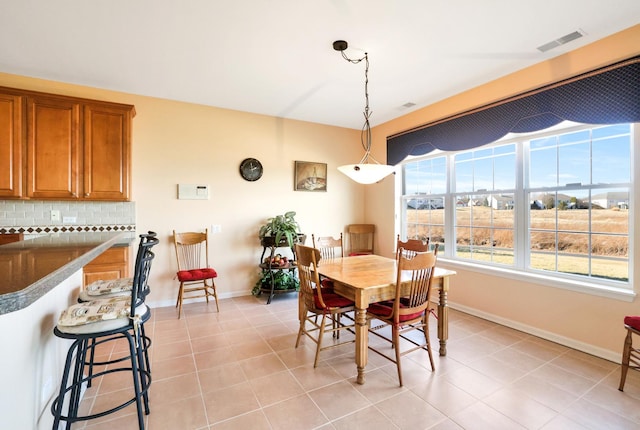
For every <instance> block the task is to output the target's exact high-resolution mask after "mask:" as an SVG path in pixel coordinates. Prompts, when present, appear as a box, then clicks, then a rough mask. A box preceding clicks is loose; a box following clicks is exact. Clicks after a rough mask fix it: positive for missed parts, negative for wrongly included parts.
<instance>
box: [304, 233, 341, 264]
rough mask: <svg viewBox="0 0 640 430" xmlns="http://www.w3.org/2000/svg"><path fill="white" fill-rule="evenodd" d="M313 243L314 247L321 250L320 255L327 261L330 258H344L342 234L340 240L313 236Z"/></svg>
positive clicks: (331, 237)
mask: <svg viewBox="0 0 640 430" xmlns="http://www.w3.org/2000/svg"><path fill="white" fill-rule="evenodd" d="M311 242H312V243H313V247H314V248H317V249H319V250H320V255H321V256H322V258H324V259H325V260H327V259H329V258H338V257H344V247H343V246H342V233H340V238H339V239H334V238H333V236H322V237H315V235H313V234H312V235H311Z"/></svg>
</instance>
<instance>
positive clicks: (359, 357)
mask: <svg viewBox="0 0 640 430" xmlns="http://www.w3.org/2000/svg"><path fill="white" fill-rule="evenodd" d="M355 317H356V366H357V367H358V377H357V379H356V382H357V383H358V384H361V385H362V384H364V368H365V367H366V366H367V359H368V351H369V350H368V348H369V330H368V325H367V310H366V309H361V308H356V315H355Z"/></svg>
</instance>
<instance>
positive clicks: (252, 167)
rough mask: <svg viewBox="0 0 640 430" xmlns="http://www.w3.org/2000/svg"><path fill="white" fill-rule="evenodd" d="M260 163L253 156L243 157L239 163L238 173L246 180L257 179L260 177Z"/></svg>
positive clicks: (261, 169)
mask: <svg viewBox="0 0 640 430" xmlns="http://www.w3.org/2000/svg"><path fill="white" fill-rule="evenodd" d="M262 172H263V168H262V163H260V161H258V160H256V159H255V158H245V159H244V160H242V163H240V175H241V176H242V177H243V178H244V179H245V180H247V181H257V180H258V179H260V178H261V177H262Z"/></svg>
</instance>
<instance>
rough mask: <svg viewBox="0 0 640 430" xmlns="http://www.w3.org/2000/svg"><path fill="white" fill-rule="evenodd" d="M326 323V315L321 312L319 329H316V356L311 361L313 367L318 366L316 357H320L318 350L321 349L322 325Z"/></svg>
mask: <svg viewBox="0 0 640 430" xmlns="http://www.w3.org/2000/svg"><path fill="white" fill-rule="evenodd" d="M326 323H327V315H326V314H322V320H320V330H319V331H318V345H317V346H316V358H315V360H314V361H313V368H314V369H315V368H316V367H318V357H320V350H321V349H322V338H323V337H324V327H325V324H326Z"/></svg>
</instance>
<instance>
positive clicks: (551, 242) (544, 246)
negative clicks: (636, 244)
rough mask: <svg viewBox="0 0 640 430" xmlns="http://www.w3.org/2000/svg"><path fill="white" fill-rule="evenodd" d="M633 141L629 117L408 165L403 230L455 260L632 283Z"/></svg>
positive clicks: (408, 235) (406, 168)
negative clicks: (450, 225)
mask: <svg viewBox="0 0 640 430" xmlns="http://www.w3.org/2000/svg"><path fill="white" fill-rule="evenodd" d="M631 142H632V139H631V125H630V124H615V125H611V126H600V127H588V126H583V127H582V128H574V129H571V131H568V132H564V133H562V132H561V133H558V134H549V133H546V134H544V135H542V137H536V136H533V137H531V138H529V139H528V140H522V141H514V142H510V143H505V144H503V145H493V146H489V147H483V148H479V149H475V150H470V151H464V152H458V153H455V154H447V155H444V156H443V155H438V156H436V157H431V158H425V159H423V160H417V161H414V162H410V163H407V164H406V165H405V169H404V173H405V176H404V178H405V179H404V190H405V192H404V193H403V206H404V208H403V214H404V215H403V219H402V222H403V231H404V232H405V234H406V237H407V238H422V239H426V238H429V239H430V241H431V243H432V244H435V243H439V244H440V247H441V248H440V249H441V251H443V250H446V253H447V256H449V257H453V258H460V259H464V260H471V261H476V262H488V263H491V264H498V265H506V266H510V267H517V268H521V269H523V270H529V271H531V270H533V271H538V270H542V271H550V272H556V273H563V274H566V275H577V276H580V277H589V278H598V279H603V280H605V279H606V280H608V281H612V282H616V281H620V282H624V283H627V284H628V282H629V241H630V229H629V222H630V220H629V207H630V200H629V199H630V194H631V193H630V190H631V161H630V157H631V148H632V143H631ZM519 145H520V146H519ZM518 151H522V152H521V154H522V155H521V156H518V155H517V154H518ZM448 160H449V161H448ZM449 166H452V168H453V174H450V172H449V171H448V167H449ZM525 166H526V168H525ZM518 175H522V177H523V180H522V182H521V185H518V181H517V180H516V179H517V177H518ZM448 178H452V179H451V180H452V181H453V182H452V183H450V184H449V183H448ZM516 201H518V202H523V203H519V204H520V206H521V207H516ZM446 202H449V203H448V204H449V206H451V207H446V206H447V204H445V203H446ZM448 211H452V212H451V213H450V212H448ZM522 211H525V214H526V217H525V218H526V226H521V227H525V228H521V227H518V225H517V222H519V221H518V220H523V219H525V218H523V217H522V216H519V217H516V214H517V213H522ZM447 220H451V221H453V228H452V229H446V228H445V223H446V221H447ZM448 231H452V232H453V237H451V238H448V237H447V232H448ZM520 232H526V235H522V233H520ZM452 243H454V244H455V246H454V247H453V248H451V244H452ZM518 244H520V245H518ZM447 245H448V248H447V247H446V246H447Z"/></svg>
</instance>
